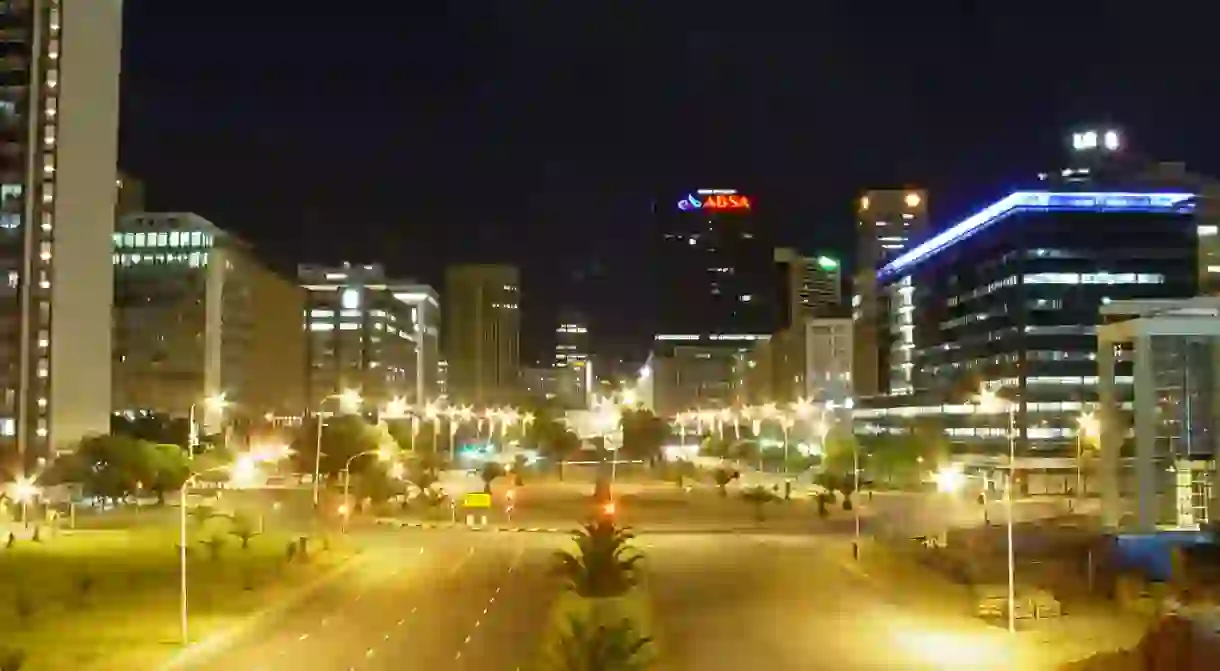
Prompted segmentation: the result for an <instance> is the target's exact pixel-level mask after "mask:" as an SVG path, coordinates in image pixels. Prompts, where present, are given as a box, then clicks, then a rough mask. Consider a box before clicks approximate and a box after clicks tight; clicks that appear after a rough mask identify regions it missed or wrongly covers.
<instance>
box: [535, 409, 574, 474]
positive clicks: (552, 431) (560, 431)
mask: <svg viewBox="0 0 1220 671" xmlns="http://www.w3.org/2000/svg"><path fill="white" fill-rule="evenodd" d="M530 436H531V439H532V440H533V441H534V444H535V445H536V446H537V449H538V451H539V453H541V454H542V456H544V457H545V458H546V459H547V460H548V461H550V462H551V463H555V464H560V469H559V479H560V480H562V479H563V467H562V463H563V462H564V461H567V460H568V459H570V458H571V457H572V455H574V454H576V453H577V452H578V451H580V437H579V436H577V435H576V434H575V433H573V432H572V431H571V430H570V429H568V426H567V425H566V424H564V423H563V422H560V421H558V420H555V419H551V418H549V417H539V418H538V419H536V420H535V421H534V424H533V426H532V427H531V430H530Z"/></svg>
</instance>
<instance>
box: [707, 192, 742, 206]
mask: <svg viewBox="0 0 1220 671" xmlns="http://www.w3.org/2000/svg"><path fill="white" fill-rule="evenodd" d="M703 209H705V210H748V209H750V199H749V198H748V197H746V196H741V195H723V194H718V195H714V196H707V197H706V198H705V199H704V200H703Z"/></svg>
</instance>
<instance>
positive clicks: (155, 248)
mask: <svg viewBox="0 0 1220 671" xmlns="http://www.w3.org/2000/svg"><path fill="white" fill-rule="evenodd" d="M113 248H114V255H113V266H114V295H115V310H114V359H113V395H114V409H115V410H116V411H152V412H157V413H165V414H169V415H176V416H180V417H187V416H188V415H190V414H191V406H196V410H197V412H196V420H197V421H199V422H200V423H201V425H202V426H203V427H204V432H205V433H215V432H217V431H219V429H220V424H221V419H222V418H221V416H220V413H219V412H217V411H216V409H214V408H210V407H208V406H206V405H205V404H203V399H205V398H208V397H210V396H214V395H216V394H224V395H225V397H226V398H227V399H228V400H230V401H232V402H233V406H232V407H231V408H230V409H229V410H227V412H228V413H230V414H232V413H237V414H239V415H245V416H248V417H262V416H263V415H264V414H266V413H271V414H273V415H275V416H289V415H299V414H300V412H301V410H302V408H303V407H304V405H305V336H304V333H303V331H302V317H301V313H302V310H304V306H305V301H304V292H303V291H302V290H301V288H300V287H299V286H298V285H297V283H296V282H295V281H294V280H293V279H291V278H287V277H283V276H281V275H279V274H277V273H275V272H274V271H272V270H271V269H269V268H268V267H267V266H266V265H265V264H264V263H262V262H261V261H260V260H259V259H258V257H257V256H256V255H255V253H254V250H253V249H252V248H251V247H250V245H248V244H247V243H246V242H244V241H242V240H241V239H239V238H237V237H235V236H233V235H231V234H229V233H227V232H225V231H224V230H222V229H220V228H218V227H217V226H216V225H214V224H213V223H212V222H210V221H208V220H207V219H204V218H203V217H201V216H199V215H196V214H190V213H151V212H143V213H137V214H130V215H127V216H125V217H123V218H121V219H120V220H119V224H118V231H116V232H115V233H114V241H113Z"/></svg>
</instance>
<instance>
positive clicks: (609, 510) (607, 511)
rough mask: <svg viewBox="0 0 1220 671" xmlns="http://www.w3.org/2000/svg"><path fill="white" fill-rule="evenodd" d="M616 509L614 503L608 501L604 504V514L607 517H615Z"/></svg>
mask: <svg viewBox="0 0 1220 671" xmlns="http://www.w3.org/2000/svg"><path fill="white" fill-rule="evenodd" d="M615 509H616V506H615V505H614V501H607V502H605V503H603V504H602V514H603V515H605V516H606V517H614V511H615Z"/></svg>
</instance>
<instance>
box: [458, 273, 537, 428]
mask: <svg viewBox="0 0 1220 671" xmlns="http://www.w3.org/2000/svg"><path fill="white" fill-rule="evenodd" d="M520 300H521V277H520V272H519V271H518V270H517V268H516V266H509V265H494V264H468V265H457V266H449V267H448V268H447V269H446V270H445V328H444V337H445V360H446V361H448V362H449V373H448V390H449V396H450V397H451V399H453V400H454V401H455V402H458V403H467V404H473V405H476V406H490V405H499V404H502V403H511V402H513V401H514V400H515V399H516V397H517V396H518V391H519V383H520V371H519V368H520V351H521V345H520V333H521V313H520Z"/></svg>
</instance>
